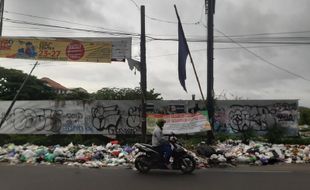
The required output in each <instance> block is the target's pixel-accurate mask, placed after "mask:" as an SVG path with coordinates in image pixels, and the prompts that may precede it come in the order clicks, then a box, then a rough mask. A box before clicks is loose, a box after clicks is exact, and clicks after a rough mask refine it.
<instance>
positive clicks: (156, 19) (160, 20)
mask: <svg viewBox="0 0 310 190" xmlns="http://www.w3.org/2000/svg"><path fill="white" fill-rule="evenodd" d="M129 1H130V2H132V3H133V4H134V5H135V7H136V8H137V9H138V10H140V7H139V5H138V3H137V2H135V1H134V0H129ZM145 17H146V18H148V19H150V20H153V21H157V22H162V23H168V24H178V22H177V21H171V20H164V19H160V18H156V17H151V16H148V15H145ZM199 23H200V21H197V22H183V23H182V24H186V25H197V24H199Z"/></svg>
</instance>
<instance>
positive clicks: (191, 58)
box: [174, 5, 205, 102]
mask: <svg viewBox="0 0 310 190" xmlns="http://www.w3.org/2000/svg"><path fill="white" fill-rule="evenodd" d="M174 9H175V13H176V15H177V18H178V21H179V26H180V27H181V30H182V32H183V34H184V31H183V27H182V24H181V19H180V17H179V14H178V10H177V6H176V5H174ZM184 36H185V35H184ZM185 44H186V48H187V50H188V55H189V58H190V60H191V64H192V66H193V70H194V73H195V77H196V80H197V83H198V87H199V91H200V94H201V97H202V100H203V101H204V102H205V97H204V95H203V93H202V89H201V85H200V81H199V77H198V75H197V71H196V67H195V64H194V61H193V57H192V54H191V52H190V51H189V47H188V44H187V42H185Z"/></svg>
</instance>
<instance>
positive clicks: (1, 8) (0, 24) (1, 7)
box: [0, 0, 4, 37]
mask: <svg viewBox="0 0 310 190" xmlns="http://www.w3.org/2000/svg"><path fill="white" fill-rule="evenodd" d="M0 1H1V2H0V16H1V19H0V37H1V36H2V27H3V12H4V0H0Z"/></svg>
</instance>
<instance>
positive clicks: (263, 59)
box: [215, 29, 310, 81]
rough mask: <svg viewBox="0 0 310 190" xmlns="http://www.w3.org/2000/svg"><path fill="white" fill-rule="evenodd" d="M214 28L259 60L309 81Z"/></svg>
mask: <svg viewBox="0 0 310 190" xmlns="http://www.w3.org/2000/svg"><path fill="white" fill-rule="evenodd" d="M215 30H216V31H217V32H219V33H221V34H222V35H224V36H225V37H226V38H228V39H229V40H231V41H232V42H234V43H235V44H237V45H238V46H240V47H241V48H242V49H244V50H246V51H247V52H249V53H250V54H252V55H253V56H255V57H257V58H258V59H260V60H261V61H263V62H265V63H267V64H268V65H271V66H273V67H275V68H277V69H279V70H282V71H284V72H286V73H288V74H290V75H293V76H295V77H297V78H301V79H303V80H306V81H310V80H309V79H307V78H305V77H303V76H301V75H299V74H296V73H294V72H292V71H289V70H287V69H285V68H282V67H280V66H278V65H276V64H274V63H272V62H270V61H268V60H267V59H265V58H263V57H261V56H259V55H258V54H256V53H255V52H253V51H251V50H249V49H248V48H246V47H244V46H243V45H241V44H240V43H238V42H236V41H234V40H233V39H232V38H230V37H229V36H227V35H226V34H225V33H224V32H221V31H220V30H218V29H215Z"/></svg>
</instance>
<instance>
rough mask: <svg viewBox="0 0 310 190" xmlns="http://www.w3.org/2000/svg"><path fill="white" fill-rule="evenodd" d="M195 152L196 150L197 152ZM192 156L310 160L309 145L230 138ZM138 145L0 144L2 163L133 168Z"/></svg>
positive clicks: (221, 160)
mask: <svg viewBox="0 0 310 190" xmlns="http://www.w3.org/2000/svg"><path fill="white" fill-rule="evenodd" d="M194 152H195V153H194ZM192 155H193V156H194V157H195V159H196V161H197V166H198V168H206V167H218V166H236V165H238V164H249V165H268V164H275V163H288V164H290V163H310V145H284V144H269V143H263V142H254V141H251V142H250V143H249V144H243V143H241V141H233V140H227V141H225V142H218V143H217V144H216V145H213V146H208V145H206V144H205V143H204V142H201V143H200V144H198V146H197V147H196V148H195V150H193V152H192ZM134 156H135V148H134V147H132V146H128V145H125V146H121V145H120V144H119V142H118V141H111V142H110V143H108V144H106V145H92V146H85V145H73V144H72V143H70V144H69V145H68V146H59V145H55V146H48V147H46V146H38V145H32V144H25V145H14V144H7V145H4V146H2V147H1V146H0V162H4V163H9V164H20V163H28V164H48V165H49V164H63V165H68V166H79V167H89V168H102V167H108V166H126V167H128V168H132V167H133V162H134Z"/></svg>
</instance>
